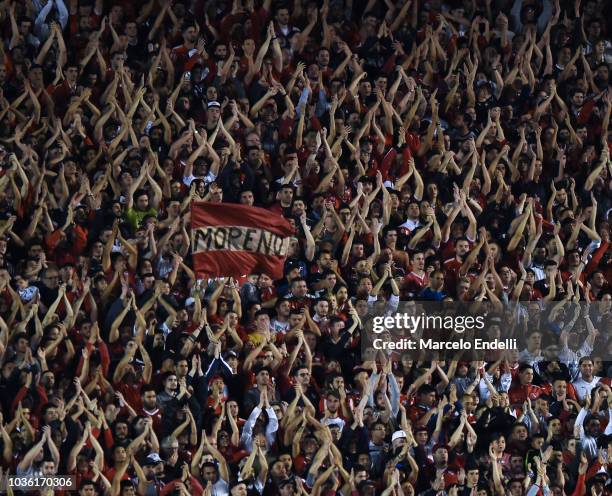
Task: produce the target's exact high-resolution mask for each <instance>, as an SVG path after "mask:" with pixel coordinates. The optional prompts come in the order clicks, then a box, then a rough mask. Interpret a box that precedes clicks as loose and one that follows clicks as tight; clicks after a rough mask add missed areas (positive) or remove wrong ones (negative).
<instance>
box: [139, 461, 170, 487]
mask: <svg viewBox="0 0 612 496" xmlns="http://www.w3.org/2000/svg"><path fill="white" fill-rule="evenodd" d="M142 473H143V474H144V476H145V477H144V479H143V480H141V479H138V494H142V495H144V496H153V495H156V494H159V492H160V490H162V488H163V487H164V482H163V479H164V477H165V473H164V461H163V460H162V459H161V457H160V456H159V454H158V453H155V452H152V453H149V454H148V455H147V457H146V458H145V460H144V462H143V463H142Z"/></svg>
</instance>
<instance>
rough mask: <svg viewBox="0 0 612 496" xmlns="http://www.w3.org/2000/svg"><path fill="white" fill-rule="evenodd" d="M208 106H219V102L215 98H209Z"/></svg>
mask: <svg viewBox="0 0 612 496" xmlns="http://www.w3.org/2000/svg"><path fill="white" fill-rule="evenodd" d="M207 107H208V108H215V107H216V108H221V104H220V103H219V102H218V101H217V100H211V101H210V102H208V104H207Z"/></svg>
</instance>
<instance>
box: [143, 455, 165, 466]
mask: <svg viewBox="0 0 612 496" xmlns="http://www.w3.org/2000/svg"><path fill="white" fill-rule="evenodd" d="M162 462H163V460H162V459H161V458H160V456H159V454H158V453H149V454H148V455H147V457H146V458H145V461H144V463H143V465H157V464H158V463H162Z"/></svg>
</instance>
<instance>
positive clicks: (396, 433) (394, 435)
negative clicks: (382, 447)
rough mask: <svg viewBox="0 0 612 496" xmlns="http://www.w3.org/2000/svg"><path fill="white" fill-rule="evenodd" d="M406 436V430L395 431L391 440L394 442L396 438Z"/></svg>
mask: <svg viewBox="0 0 612 496" xmlns="http://www.w3.org/2000/svg"><path fill="white" fill-rule="evenodd" d="M402 438H404V439H405V438H406V433H405V432H404V431H395V432H394V433H393V435H392V436H391V442H392V443H393V442H394V441H395V440H396V439H402Z"/></svg>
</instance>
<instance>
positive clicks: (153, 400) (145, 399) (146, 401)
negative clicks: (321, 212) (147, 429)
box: [138, 384, 162, 433]
mask: <svg viewBox="0 0 612 496" xmlns="http://www.w3.org/2000/svg"><path fill="white" fill-rule="evenodd" d="M140 399H141V403H142V408H141V409H140V411H139V412H138V415H141V416H143V417H148V418H150V419H151V420H152V421H153V430H154V431H155V432H156V433H159V428H160V427H161V423H162V416H161V411H160V409H159V408H158V406H157V393H156V391H155V387H154V386H153V385H151V384H145V385H144V386H143V387H142V389H141V393H140Z"/></svg>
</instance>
